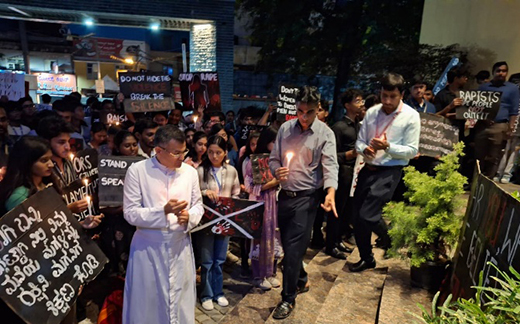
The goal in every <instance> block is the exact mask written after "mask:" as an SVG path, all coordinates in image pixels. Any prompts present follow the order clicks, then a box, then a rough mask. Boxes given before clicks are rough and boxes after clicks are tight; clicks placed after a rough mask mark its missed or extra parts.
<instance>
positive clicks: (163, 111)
mask: <svg viewBox="0 0 520 324" xmlns="http://www.w3.org/2000/svg"><path fill="white" fill-rule="evenodd" d="M168 112H169V111H168V110H161V111H156V112H154V113H153V116H154V117H155V116H157V115H163V116H164V117H166V118H168Z"/></svg>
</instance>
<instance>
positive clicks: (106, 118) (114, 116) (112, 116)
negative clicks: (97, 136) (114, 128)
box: [99, 111, 128, 125]
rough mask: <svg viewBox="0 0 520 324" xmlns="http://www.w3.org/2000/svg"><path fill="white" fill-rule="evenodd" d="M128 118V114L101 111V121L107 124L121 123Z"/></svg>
mask: <svg viewBox="0 0 520 324" xmlns="http://www.w3.org/2000/svg"><path fill="white" fill-rule="evenodd" d="M127 120H128V117H127V116H126V114H118V113H111V112H107V111H101V112H100V113H99V121H100V122H102V123H103V124H105V125H119V124H121V123H123V122H125V121H127Z"/></svg>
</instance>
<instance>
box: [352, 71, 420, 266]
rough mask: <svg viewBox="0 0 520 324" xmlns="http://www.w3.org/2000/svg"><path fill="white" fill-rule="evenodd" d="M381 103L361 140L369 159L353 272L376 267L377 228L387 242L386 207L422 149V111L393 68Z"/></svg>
mask: <svg viewBox="0 0 520 324" xmlns="http://www.w3.org/2000/svg"><path fill="white" fill-rule="evenodd" d="M381 85H382V89H381V104H379V105H376V106H374V107H373V108H371V109H369V110H368V111H367V113H366V116H365V119H364V120H363V125H362V126H361V129H360V130H359V135H358V139H357V141H356V151H357V152H358V154H362V155H363V157H364V159H365V162H366V164H365V166H364V167H363V169H362V170H361V172H360V173H359V176H358V182H357V187H356V191H355V194H354V212H353V216H354V222H355V226H354V231H355V236H356V244H357V246H358V248H359V253H360V256H361V260H360V261H359V262H357V263H355V264H353V265H352V266H351V267H350V270H351V271H353V272H358V271H363V270H366V269H370V268H374V267H375V266H376V262H375V259H374V257H373V255H372V245H371V242H370V239H371V235H372V232H374V233H376V234H377V235H378V236H379V237H380V238H381V241H382V244H383V245H386V246H387V247H388V246H389V245H390V238H389V237H388V230H387V228H386V224H385V222H384V220H383V219H382V216H381V214H382V209H383V206H384V205H385V204H386V203H387V202H388V201H390V199H391V198H392V195H393V193H394V191H395V188H396V186H397V184H398V183H399V180H400V178H401V172H402V169H403V167H404V166H406V165H408V162H409V161H410V159H411V158H413V157H415V156H416V155H417V153H418V151H419V135H420V132H421V120H420V117H419V113H418V112H417V111H416V110H415V109H413V108H412V107H410V106H408V105H406V104H405V103H403V101H402V99H403V91H404V79H403V77H402V76H401V75H399V74H395V73H389V74H387V75H386V76H385V77H383V79H382V80H381Z"/></svg>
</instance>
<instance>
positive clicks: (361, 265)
mask: <svg viewBox="0 0 520 324" xmlns="http://www.w3.org/2000/svg"><path fill="white" fill-rule="evenodd" d="M375 267H376V260H374V259H373V258H372V260H369V261H365V260H363V259H361V261H359V262H357V263H354V264H352V265H350V266H349V269H350V271H351V272H361V271H364V270H366V269H372V268H375Z"/></svg>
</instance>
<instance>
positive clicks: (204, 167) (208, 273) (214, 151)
mask: <svg viewBox="0 0 520 324" xmlns="http://www.w3.org/2000/svg"><path fill="white" fill-rule="evenodd" d="M227 147H228V146H227V141H226V140H225V139H224V138H222V137H220V136H218V135H217V136H211V137H210V138H209V140H208V152H207V158H206V159H204V160H203V161H202V164H201V165H200V166H199V167H198V169H197V171H198V173H199V181H200V190H201V191H202V195H203V196H206V197H208V198H209V199H211V200H213V201H214V202H216V201H217V200H218V198H219V197H233V198H238V195H239V194H240V183H239V182H238V173H237V170H236V169H235V168H234V167H233V166H231V165H229V164H228V163H227V162H226V157H227ZM228 243H229V236H222V235H216V234H213V233H210V234H202V235H200V236H199V242H198V244H197V245H198V246H199V247H200V250H201V252H200V256H201V263H202V265H201V290H202V291H201V296H200V298H201V302H202V307H203V308H204V309H206V310H212V309H213V300H215V301H216V302H217V303H218V305H219V306H221V307H225V306H228V305H229V302H228V300H227V299H226V297H224V292H223V291H222V288H223V279H224V278H223V272H222V267H223V265H224V262H225V261H226V252H227V249H228Z"/></svg>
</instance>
